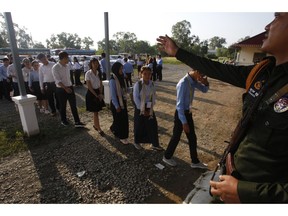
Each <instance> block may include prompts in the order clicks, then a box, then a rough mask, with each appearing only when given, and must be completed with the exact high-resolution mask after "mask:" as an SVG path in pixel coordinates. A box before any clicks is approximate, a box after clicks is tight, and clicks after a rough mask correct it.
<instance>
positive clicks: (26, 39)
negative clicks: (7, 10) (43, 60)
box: [0, 13, 33, 48]
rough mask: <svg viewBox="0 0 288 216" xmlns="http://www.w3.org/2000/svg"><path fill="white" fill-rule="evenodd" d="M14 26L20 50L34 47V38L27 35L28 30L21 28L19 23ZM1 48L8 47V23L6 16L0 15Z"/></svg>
mask: <svg viewBox="0 0 288 216" xmlns="http://www.w3.org/2000/svg"><path fill="white" fill-rule="evenodd" d="M13 24H14V31H15V37H16V41H17V46H18V48H30V47H32V45H33V40H32V37H31V36H30V35H29V34H27V33H26V31H27V29H26V28H25V27H21V26H19V25H18V24H17V23H13ZM0 26H1V30H0V47H8V46H9V39H8V31H7V28H6V23H5V21H4V15H3V14H2V13H0Z"/></svg>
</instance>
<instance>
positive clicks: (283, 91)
mask: <svg viewBox="0 0 288 216" xmlns="http://www.w3.org/2000/svg"><path fill="white" fill-rule="evenodd" d="M287 93H288V83H287V84H286V85H284V86H283V87H282V88H281V89H279V90H278V91H277V92H276V93H275V94H273V95H272V96H271V97H270V98H269V99H268V100H266V101H265V103H266V104H267V105H270V104H272V103H274V102H275V101H277V100H279V99H280V98H281V97H282V96H283V95H285V94H287Z"/></svg>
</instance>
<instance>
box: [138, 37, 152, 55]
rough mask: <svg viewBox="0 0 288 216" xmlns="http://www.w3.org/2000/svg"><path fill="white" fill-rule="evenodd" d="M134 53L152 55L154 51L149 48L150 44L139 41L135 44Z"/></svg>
mask: <svg viewBox="0 0 288 216" xmlns="http://www.w3.org/2000/svg"><path fill="white" fill-rule="evenodd" d="M134 53H137V54H140V53H149V54H152V53H154V50H153V48H152V47H151V46H150V44H149V43H148V42H147V41H143V40H140V41H137V42H136V43H135V52H134Z"/></svg>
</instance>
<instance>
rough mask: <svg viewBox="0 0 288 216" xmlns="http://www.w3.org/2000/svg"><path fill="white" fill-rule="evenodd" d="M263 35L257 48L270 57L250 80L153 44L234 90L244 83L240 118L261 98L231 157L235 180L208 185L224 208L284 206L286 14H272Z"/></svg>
mask: <svg viewBox="0 0 288 216" xmlns="http://www.w3.org/2000/svg"><path fill="white" fill-rule="evenodd" d="M265 30H266V35H265V39H264V40H263V45H262V48H261V49H262V51H263V52H266V53H269V54H271V55H273V56H274V57H275V58H273V57H269V58H268V60H265V61H266V62H267V64H263V67H259V68H258V73H257V74H256V75H255V76H254V77H253V78H252V79H250V80H249V78H251V76H249V74H250V73H251V70H252V69H253V67H254V66H233V65H224V64H221V63H219V62H213V61H210V60H208V59H205V58H201V57H198V56H195V55H193V54H192V53H189V52H187V51H185V50H183V49H181V48H179V47H178V46H177V45H176V44H175V42H174V41H173V40H171V38H169V37H168V36H167V35H166V36H160V37H159V38H158V39H157V41H158V45H159V49H160V50H163V51H165V52H166V53H167V54H169V55H171V56H176V58H177V59H178V60H180V61H182V62H184V63H185V64H187V65H189V66H190V67H192V68H194V69H197V70H200V71H202V72H203V73H205V74H206V75H207V76H209V77H211V78H216V79H219V80H221V81H224V82H227V83H230V84H232V85H234V86H237V87H240V88H245V87H246V82H247V80H249V81H248V82H249V85H248V86H247V92H246V93H245V94H244V95H243V114H245V112H246V111H247V110H248V109H250V108H251V106H253V104H255V101H256V100H257V98H258V97H260V96H261V97H260V98H259V99H260V100H258V101H259V103H258V104H257V106H256V108H255V112H254V113H253V115H252V116H251V118H250V119H249V124H248V126H247V128H246V132H245V134H244V136H243V139H242V140H241V142H240V144H239V146H238V148H237V149H236V151H235V153H234V156H232V158H233V159H234V166H235V173H236V175H233V174H232V175H220V177H219V181H210V186H211V188H212V189H211V193H212V194H213V195H215V196H218V197H219V198H220V200H222V201H223V202H225V203H288V89H287V88H288V87H287V86H288V85H287V83H288V13H282V12H281V13H275V19H274V20H273V21H272V22H271V23H270V24H268V25H267V26H266V27H265ZM259 64H262V63H259ZM253 70H254V69H253ZM253 70H252V71H253ZM263 89H266V91H264V90H263ZM262 91H263V96H262V93H261V92H262ZM259 95H260V96H259Z"/></svg>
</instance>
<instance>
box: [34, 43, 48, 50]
mask: <svg viewBox="0 0 288 216" xmlns="http://www.w3.org/2000/svg"><path fill="white" fill-rule="evenodd" d="M32 48H43V49H44V48H46V47H45V46H44V45H43V44H42V43H41V42H35V43H34V45H33V47H32Z"/></svg>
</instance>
